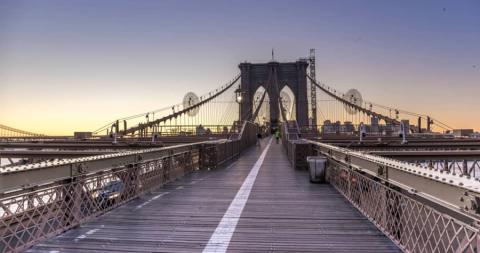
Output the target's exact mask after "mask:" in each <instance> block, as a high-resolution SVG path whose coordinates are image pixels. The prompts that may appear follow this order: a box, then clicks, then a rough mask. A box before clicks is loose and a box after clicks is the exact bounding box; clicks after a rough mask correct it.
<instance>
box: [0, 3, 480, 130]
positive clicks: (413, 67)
mask: <svg viewBox="0 0 480 253" xmlns="http://www.w3.org/2000/svg"><path fill="white" fill-rule="evenodd" d="M272 48H274V49H275V58H276V60H278V61H295V60H297V59H298V58H300V57H307V56H308V53H309V49H310V48H315V49H316V58H317V61H316V65H317V79H320V80H321V81H323V82H325V83H327V84H329V85H330V86H333V87H335V88H337V89H338V90H342V91H346V90H348V89H350V88H356V89H358V90H359V91H360V92H361V93H362V96H363V97H364V98H365V99H367V100H369V101H374V102H376V103H379V104H384V105H389V106H392V107H398V108H401V109H404V110H408V111H414V112H417V113H421V114H429V115H432V116H433V117H434V118H437V119H440V120H441V121H443V122H444V123H447V124H448V125H450V126H452V127H454V128H475V129H477V130H480V99H479V94H480V1H476V0H472V1H463V0H460V1H441V0H440V1H433V0H432V1H428V0H427V1H413V0H407V1H374V0H372V1H363V0H352V1H344V0H340V1H333V0H332V1H300V0H295V1H294V0H290V1H279V0H276V1H267V0H263V1H249V0H242V1H233V0H225V1H208V0H207V1H180V0H179V1H168V0H162V1H160V0H157V1H154V0H144V1H138V0H135V1H134V0H131V1H125V0H102V1H98V0H83V1H77V0H69V1H64V0H36V1H33V0H30V1H25V0H0V124H4V125H8V126H12V127H16V128H20V129H23V130H29V131H34V132H38V133H43V134H55V135H62V134H72V133H73V131H92V130H95V129H97V128H98V127H100V126H102V125H104V124H106V123H108V122H110V121H112V120H114V119H116V118H120V117H123V116H128V115H132V114H137V113H141V112H146V111H149V110H154V109H158V108H162V107H165V106H168V105H171V104H176V103H178V102H180V101H181V99H182V97H183V95H184V94H185V93H187V92H188V91H193V92H195V93H197V94H203V93H205V92H208V91H210V90H212V89H215V88H217V87H218V86H220V85H222V84H224V83H226V82H227V81H228V80H230V79H231V78H232V77H234V76H235V75H236V74H238V73H239V69H238V64H239V63H240V62H243V61H249V62H267V61H269V60H270V58H271V50H272Z"/></svg>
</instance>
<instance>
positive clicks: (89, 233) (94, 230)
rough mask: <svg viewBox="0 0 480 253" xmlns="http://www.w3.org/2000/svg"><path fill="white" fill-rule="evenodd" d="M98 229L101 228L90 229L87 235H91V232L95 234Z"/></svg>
mask: <svg viewBox="0 0 480 253" xmlns="http://www.w3.org/2000/svg"><path fill="white" fill-rule="evenodd" d="M98 230H100V229H98V228H96V229H92V230H90V231H88V232H87V233H85V234H87V235H91V234H93V233H95V232H97V231H98Z"/></svg>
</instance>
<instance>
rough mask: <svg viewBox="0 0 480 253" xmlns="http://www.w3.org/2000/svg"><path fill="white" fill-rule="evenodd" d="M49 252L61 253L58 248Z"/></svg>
mask: <svg viewBox="0 0 480 253" xmlns="http://www.w3.org/2000/svg"><path fill="white" fill-rule="evenodd" d="M48 253H60V251H58V250H50V251H49V252H48Z"/></svg>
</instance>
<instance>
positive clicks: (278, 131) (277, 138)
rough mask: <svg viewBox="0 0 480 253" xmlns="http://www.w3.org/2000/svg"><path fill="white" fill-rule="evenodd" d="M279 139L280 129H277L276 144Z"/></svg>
mask: <svg viewBox="0 0 480 253" xmlns="http://www.w3.org/2000/svg"><path fill="white" fill-rule="evenodd" d="M279 139H280V129H278V128H277V130H275V140H276V141H277V144H278V140H279Z"/></svg>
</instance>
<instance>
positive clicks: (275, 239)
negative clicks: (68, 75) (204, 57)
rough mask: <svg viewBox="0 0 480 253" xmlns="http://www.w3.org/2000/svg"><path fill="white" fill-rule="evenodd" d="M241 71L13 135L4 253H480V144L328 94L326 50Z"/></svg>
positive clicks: (7, 142) (3, 175) (3, 171)
mask: <svg viewBox="0 0 480 253" xmlns="http://www.w3.org/2000/svg"><path fill="white" fill-rule="evenodd" d="M238 67H239V74H238V75H236V76H234V77H232V79H231V80H229V81H227V82H226V83H225V84H223V85H220V86H218V88H217V89H215V90H212V91H210V92H208V93H206V94H202V95H196V94H195V91H192V92H189V93H187V94H186V95H185V96H184V97H183V98H179V101H180V102H179V103H178V104H174V105H168V106H166V107H164V108H162V109H160V110H152V111H146V112H145V113H140V114H137V115H131V116H127V115H126V116H125V117H124V118H118V119H113V120H112V121H111V122H105V124H104V125H103V126H101V127H99V128H98V129H92V131H88V132H85V131H81V132H80V131H79V132H75V133H72V135H71V136H51V135H45V134H42V133H32V132H27V131H22V130H19V129H15V128H13V127H7V126H3V125H1V126H0V135H1V137H0V157H1V167H0V235H1V236H0V252H23V251H26V252H50V253H57V252H226V251H228V252H247V251H250V252H285V251H301V252H353V251H355V252H452V253H453V252H455V253H458V252H470V253H473V252H478V251H479V249H480V232H479V228H480V227H479V224H480V223H479V221H480V182H479V179H480V175H479V173H480V161H479V158H480V139H478V138H474V137H475V136H474V135H473V134H471V133H469V132H468V131H467V130H457V129H452V128H451V127H449V126H448V125H446V124H444V123H442V121H441V119H437V118H435V117H434V115H426V114H422V113H417V112H409V111H405V110H402V109H400V108H397V107H396V106H395V105H381V104H378V103H375V102H373V101H367V100H365V99H364V98H363V97H362V94H361V93H360V92H359V91H358V90H356V89H351V90H348V91H340V90H337V89H336V88H335V86H330V85H329V84H326V83H323V82H321V81H320V80H319V79H317V78H316V73H315V69H316V68H315V51H314V50H311V52H310V55H309V56H308V57H306V58H300V59H298V60H293V61H291V62H278V61H276V60H274V59H273V58H272V60H271V61H269V62H266V63H250V62H242V63H240V64H239V65H238ZM353 88H354V87H353ZM146 109H148V108H146ZM469 134H470V136H467V135H469Z"/></svg>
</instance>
